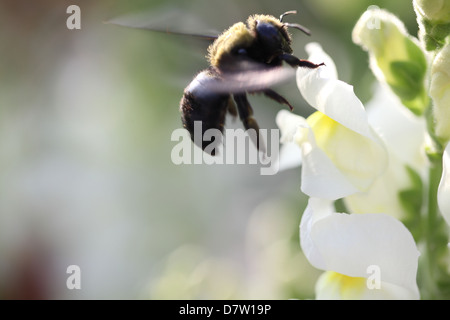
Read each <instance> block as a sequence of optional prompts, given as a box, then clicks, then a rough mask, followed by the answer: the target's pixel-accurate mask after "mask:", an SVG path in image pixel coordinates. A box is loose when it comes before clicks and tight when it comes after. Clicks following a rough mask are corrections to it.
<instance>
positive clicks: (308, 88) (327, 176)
mask: <svg viewBox="0 0 450 320" xmlns="http://www.w3.org/2000/svg"><path fill="white" fill-rule="evenodd" d="M306 50H307V51H308V53H309V55H310V57H309V59H310V60H311V61H312V62H316V63H320V62H324V61H325V64H326V66H322V67H320V68H317V69H313V70H311V69H303V68H299V69H298V71H297V85H298V87H299V90H300V92H301V94H302V95H303V97H304V98H305V100H306V101H307V102H308V103H309V104H310V105H311V106H312V107H314V108H315V109H317V110H318V112H316V113H314V114H312V115H311V116H310V117H308V119H304V118H303V117H300V116H297V115H294V114H291V113H289V112H288V111H284V110H283V111H280V112H279V113H278V115H277V124H278V126H279V128H280V129H281V132H282V137H281V141H282V142H283V143H289V142H294V143H296V144H297V145H299V146H300V147H301V151H302V186H301V188H302V191H303V192H304V193H305V194H307V195H309V196H312V197H320V198H325V199H330V200H335V199H338V198H342V197H345V196H347V195H350V194H353V193H355V192H361V191H366V190H367V189H368V188H369V187H370V186H371V184H372V183H373V181H374V180H375V179H376V178H377V177H378V176H379V175H380V174H381V173H382V172H383V171H384V170H385V168H386V160H387V156H386V151H385V149H384V146H383V143H382V141H381V139H380V138H379V137H378V136H377V134H376V133H375V132H374V131H373V129H372V128H371V127H370V125H369V122H368V119H367V114H366V112H365V110H364V106H363V104H362V103H361V101H360V100H359V99H358V98H357V97H356V95H355V94H354V92H353V87H352V86H350V85H348V84H347V83H345V82H343V81H340V80H338V79H337V71H336V67H335V65H334V63H333V61H332V60H331V58H330V57H329V56H328V55H326V54H325V53H324V52H323V50H322V48H321V47H320V45H318V44H316V43H311V44H309V45H308V46H307V47H306ZM282 155H283V152H282Z"/></svg>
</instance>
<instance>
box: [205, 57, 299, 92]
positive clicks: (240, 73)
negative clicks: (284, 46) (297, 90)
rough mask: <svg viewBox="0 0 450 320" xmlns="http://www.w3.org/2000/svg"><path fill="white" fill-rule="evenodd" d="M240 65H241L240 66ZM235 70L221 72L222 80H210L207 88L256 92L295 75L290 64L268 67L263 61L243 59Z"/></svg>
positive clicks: (236, 65) (218, 90) (235, 65)
mask: <svg viewBox="0 0 450 320" xmlns="http://www.w3.org/2000/svg"><path fill="white" fill-rule="evenodd" d="M238 66H240V67H239V68H238ZM233 70H236V71H226V72H221V73H220V81H213V82H208V83H207V84H206V88H207V89H208V90H211V91H215V92H224V93H225V92H231V93H239V92H256V91H260V90H264V89H267V88H269V87H271V86H273V85H276V84H279V83H282V82H285V81H288V80H289V79H293V78H294V77H295V70H296V69H294V68H292V67H288V66H279V67H267V66H266V65H264V64H261V63H255V62H250V61H241V62H239V63H237V64H234V66H233Z"/></svg>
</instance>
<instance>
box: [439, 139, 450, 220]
mask: <svg viewBox="0 0 450 320" xmlns="http://www.w3.org/2000/svg"><path fill="white" fill-rule="evenodd" d="M438 204H439V209H440V210H441V213H442V215H443V216H444V219H445V221H446V222H447V223H448V224H449V225H450V143H449V144H448V145H447V147H446V148H445V151H444V156H443V158H442V177H441V181H440V183H439V188H438Z"/></svg>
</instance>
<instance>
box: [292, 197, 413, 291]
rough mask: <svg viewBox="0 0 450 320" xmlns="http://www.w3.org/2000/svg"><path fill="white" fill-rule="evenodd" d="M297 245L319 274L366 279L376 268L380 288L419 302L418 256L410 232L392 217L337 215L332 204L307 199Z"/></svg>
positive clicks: (320, 200) (379, 215) (380, 215)
mask: <svg viewBox="0 0 450 320" xmlns="http://www.w3.org/2000/svg"><path fill="white" fill-rule="evenodd" d="M300 242H301V246H302V249H303V251H304V253H305V255H306V257H307V258H308V260H309V261H310V263H311V264H312V265H313V266H315V267H316V268H318V269H322V270H325V271H335V272H338V273H340V274H343V275H346V276H350V277H363V278H367V277H368V273H367V270H368V267H370V266H377V267H378V268H379V269H380V270H381V281H382V282H386V283H390V284H393V285H396V286H399V287H402V288H405V289H406V290H407V291H408V292H409V293H410V296H413V297H416V298H418V296H419V293H418V288H417V284H416V274H417V264H418V257H419V252H418V250H417V248H416V245H415V242H414V239H413V237H412V235H411V233H410V232H409V231H408V229H407V228H406V227H405V226H404V225H403V224H402V223H401V222H399V221H398V220H396V219H395V218H393V217H391V216H388V215H385V214H381V213H380V214H351V215H348V214H343V213H336V212H334V210H333V207H332V205H331V202H329V201H326V200H322V199H316V198H310V200H309V202H308V206H307V208H306V210H305V212H304V213H303V217H302V221H301V224H300Z"/></svg>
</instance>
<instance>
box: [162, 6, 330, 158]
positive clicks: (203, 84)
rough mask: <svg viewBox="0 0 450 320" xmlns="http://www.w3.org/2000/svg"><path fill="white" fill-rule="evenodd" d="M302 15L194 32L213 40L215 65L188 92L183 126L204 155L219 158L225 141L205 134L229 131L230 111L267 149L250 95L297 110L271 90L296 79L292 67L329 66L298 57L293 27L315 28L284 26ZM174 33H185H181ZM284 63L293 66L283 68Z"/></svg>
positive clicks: (211, 61) (211, 60) (211, 58)
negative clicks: (289, 78)
mask: <svg viewBox="0 0 450 320" xmlns="http://www.w3.org/2000/svg"><path fill="white" fill-rule="evenodd" d="M296 13H297V12H296V11H288V12H285V13H283V14H282V15H281V16H280V18H279V19H277V18H275V17H273V16H270V15H259V14H256V15H252V16H250V17H249V18H248V19H247V21H246V23H243V22H238V23H235V24H234V25H232V26H231V27H230V28H228V29H227V30H225V31H224V32H223V33H222V34H220V35H219V36H217V37H216V36H202V35H195V34H189V35H191V36H199V37H202V38H205V39H208V40H211V41H213V43H212V44H211V45H210V46H209V48H208V55H207V58H208V60H209V64H210V66H209V67H208V68H207V69H205V70H203V71H201V72H200V73H198V74H197V75H196V77H195V78H194V79H193V80H192V82H191V83H190V84H189V85H188V86H187V87H186V88H185V89H184V93H183V97H182V98H181V101H180V112H181V120H182V123H183V127H184V128H186V129H187V130H188V131H189V133H190V135H191V140H192V141H193V142H194V143H195V144H197V145H198V146H199V147H201V148H202V149H203V150H204V151H206V152H208V153H210V154H211V155H215V150H216V147H215V146H217V145H218V144H219V143H220V142H221V141H214V140H213V141H206V140H204V139H203V137H204V136H205V135H204V133H205V132H206V131H207V130H208V129H218V130H220V132H222V133H223V130H224V125H225V116H226V114H227V112H228V113H230V114H231V115H232V116H233V117H236V116H237V115H238V114H239V118H240V120H241V121H242V123H243V125H244V128H245V129H246V130H249V129H254V130H255V132H256V135H251V137H252V139H253V142H254V143H255V145H256V148H257V149H258V150H260V151H264V146H263V143H262V142H261V141H260V139H259V134H258V132H259V126H258V124H257V122H256V120H255V119H254V118H253V110H252V107H251V105H250V103H249V101H248V99H247V93H252V94H253V93H262V94H264V95H265V96H266V97H268V98H270V99H273V100H275V101H276V102H278V103H281V104H284V105H287V106H288V107H289V108H290V109H291V110H292V109H293V107H292V105H291V104H290V103H289V102H288V101H287V100H286V99H285V98H284V97H282V96H281V95H279V94H278V93H277V92H275V91H273V90H272V89H270V88H269V87H270V86H271V85H274V84H276V83H278V82H280V81H282V80H285V79H286V78H287V76H290V75H292V73H293V72H292V70H293V69H292V68H296V67H305V68H311V69H314V68H317V67H319V66H321V65H323V63H320V64H314V63H312V62H310V61H308V60H303V59H299V58H297V57H296V56H294V55H292V51H293V50H292V48H291V42H292V39H291V36H290V34H289V32H288V28H296V29H298V30H300V31H302V32H304V33H305V34H307V35H310V32H309V30H308V29H306V28H305V27H303V26H301V25H299V24H296V23H286V22H283V18H284V17H285V16H286V15H288V14H296ZM156 31H163V30H156ZM173 33H175V34H181V35H183V33H181V32H173ZM283 62H285V63H287V64H288V65H289V66H290V67H292V68H289V69H286V68H283V67H282V65H283ZM197 121H200V123H201V124H202V126H201V129H202V132H201V134H202V135H201V137H200V139H199V138H196V137H195V135H194V132H195V131H196V130H194V127H195V123H196V122H197ZM211 145H213V146H214V147H213V148H211ZM208 146H209V147H208ZM206 147H208V148H206ZM205 149H206V150H205Z"/></svg>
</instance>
